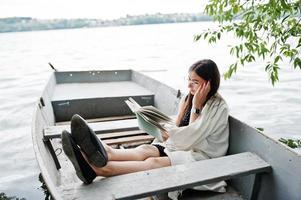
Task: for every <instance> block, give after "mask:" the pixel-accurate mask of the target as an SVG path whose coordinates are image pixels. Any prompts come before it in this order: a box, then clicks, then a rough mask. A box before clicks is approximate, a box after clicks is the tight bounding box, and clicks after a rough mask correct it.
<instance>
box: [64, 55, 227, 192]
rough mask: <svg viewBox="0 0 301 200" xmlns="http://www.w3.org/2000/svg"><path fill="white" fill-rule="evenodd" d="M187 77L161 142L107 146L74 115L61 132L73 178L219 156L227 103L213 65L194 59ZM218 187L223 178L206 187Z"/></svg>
mask: <svg viewBox="0 0 301 200" xmlns="http://www.w3.org/2000/svg"><path fill="white" fill-rule="evenodd" d="M188 78H189V80H188V88H189V94H188V95H187V96H186V97H185V98H184V99H183V100H182V101H181V103H180V107H179V113H178V116H177V119H176V125H177V126H175V127H173V128H171V129H170V130H169V131H168V132H164V133H163V135H164V139H165V141H164V142H163V143H158V142H156V141H154V142H153V144H150V145H141V146H139V147H137V148H135V149H113V148H112V147H110V146H108V145H106V144H105V143H103V142H101V141H100V140H99V139H98V138H97V137H96V135H95V133H94V131H93V130H92V129H90V128H89V126H88V125H87V123H86V122H85V120H84V119H82V118H81V117H80V116H79V115H74V116H73V117H72V120H71V134H69V133H68V132H66V131H64V132H63V133H62V144H63V150H64V152H65V154H66V155H67V156H68V157H69V159H70V160H71V162H72V164H73V166H74V168H75V170H76V172H77V175H78V177H79V178H80V179H81V180H82V181H83V182H84V183H87V184H89V183H91V182H92V181H93V180H94V178H95V177H96V176H105V177H108V176H114V175H119V174H126V173H132V172H137V171H143V170H149V169H154V168H160V167H166V166H171V165H177V164H183V163H187V162H193V161H197V160H202V159H209V158H215V157H220V156H223V155H225V154H226V152H227V148H228V136H229V130H228V107H227V105H226V103H225V101H224V100H223V99H222V98H221V96H220V95H219V94H218V93H217V90H218V88H219V83H220V74H219V71H218V68H217V66H216V64H215V63H214V62H213V61H211V60H200V61H198V62H196V63H195V64H193V65H192V66H191V67H190V69H189V76H188ZM215 185H216V184H215ZM207 186H208V185H207ZM210 186H213V187H211V188H210ZM220 186H225V183H224V182H223V183H222V184H218V186H216V187H214V184H213V185H212V184H211V185H209V187H207V189H218V188H220ZM220 191H221V190H220Z"/></svg>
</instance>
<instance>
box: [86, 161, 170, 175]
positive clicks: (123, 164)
mask: <svg viewBox="0 0 301 200" xmlns="http://www.w3.org/2000/svg"><path fill="white" fill-rule="evenodd" d="M170 165H171V163H170V159H169V158H168V157H155V158H153V157H151V158H147V159H146V160H144V161H109V162H108V163H107V165H106V166H104V167H101V168H98V167H95V166H93V165H91V167H92V168H93V170H94V171H95V173H96V174H97V175H98V176H105V177H109V176H115V175H120V174H128V173H133V172H138V171H144V170H149V169H155V168H161V167H167V166H170Z"/></svg>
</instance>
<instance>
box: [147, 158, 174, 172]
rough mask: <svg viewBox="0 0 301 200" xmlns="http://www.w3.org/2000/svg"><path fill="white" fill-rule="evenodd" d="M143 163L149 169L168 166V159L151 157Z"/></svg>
mask: <svg viewBox="0 0 301 200" xmlns="http://www.w3.org/2000/svg"><path fill="white" fill-rule="evenodd" d="M144 162H145V164H146V165H147V166H148V167H149V169H154V168H160V167H166V166H170V161H169V159H168V157H164V158H162V157H151V158H147V159H146V160H145V161H144Z"/></svg>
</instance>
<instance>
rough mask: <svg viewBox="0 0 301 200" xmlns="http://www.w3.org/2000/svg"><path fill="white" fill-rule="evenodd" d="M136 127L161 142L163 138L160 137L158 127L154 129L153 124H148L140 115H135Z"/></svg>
mask: <svg viewBox="0 0 301 200" xmlns="http://www.w3.org/2000/svg"><path fill="white" fill-rule="evenodd" d="M136 116H137V121H138V126H139V127H140V128H141V129H142V130H144V131H145V132H146V133H148V134H150V135H152V136H154V137H155V138H157V139H158V140H159V141H160V142H163V137H162V135H161V131H160V129H159V128H158V127H156V126H155V125H154V124H152V123H150V122H149V121H148V120H146V119H145V117H142V116H141V115H140V113H136Z"/></svg>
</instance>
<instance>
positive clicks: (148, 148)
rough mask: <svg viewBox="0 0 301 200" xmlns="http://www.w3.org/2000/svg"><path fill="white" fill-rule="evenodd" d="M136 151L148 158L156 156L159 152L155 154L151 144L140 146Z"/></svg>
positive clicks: (155, 149)
mask: <svg viewBox="0 0 301 200" xmlns="http://www.w3.org/2000/svg"><path fill="white" fill-rule="evenodd" d="M137 150H139V151H141V152H143V153H144V154H145V155H148V156H157V155H156V154H158V155H159V152H157V148H156V147H154V146H153V145H151V144H142V145H140V146H138V147H137Z"/></svg>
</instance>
